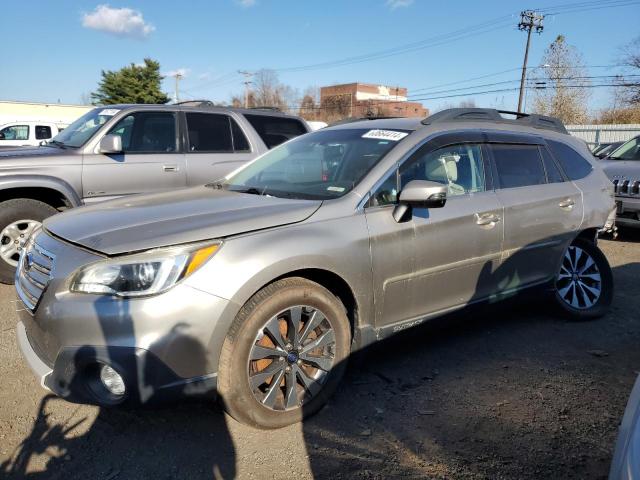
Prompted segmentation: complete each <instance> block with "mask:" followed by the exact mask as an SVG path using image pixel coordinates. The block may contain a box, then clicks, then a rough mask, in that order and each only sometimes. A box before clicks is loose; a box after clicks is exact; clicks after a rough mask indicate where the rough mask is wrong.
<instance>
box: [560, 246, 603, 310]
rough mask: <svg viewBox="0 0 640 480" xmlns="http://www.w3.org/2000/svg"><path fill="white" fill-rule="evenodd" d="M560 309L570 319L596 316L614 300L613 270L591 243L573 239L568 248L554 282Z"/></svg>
mask: <svg viewBox="0 0 640 480" xmlns="http://www.w3.org/2000/svg"><path fill="white" fill-rule="evenodd" d="M554 298H555V301H556V305H557V306H558V308H559V309H560V311H561V312H562V313H563V314H564V315H565V316H567V317H569V318H570V319H572V320H590V319H594V318H599V317H602V316H603V315H605V314H606V313H607V312H608V311H609V307H610V306H611V302H612V300H613V273H612V272H611V267H610V266H609V262H608V260H607V257H605V255H604V253H602V251H601V250H600V249H599V248H598V247H597V245H595V244H594V243H593V242H591V241H589V240H586V239H583V238H576V239H575V240H574V241H573V243H572V244H571V245H569V247H568V248H567V250H566V252H565V254H564V257H563V259H562V265H561V266H560V271H559V272H558V274H557V276H556V279H555V283H554Z"/></svg>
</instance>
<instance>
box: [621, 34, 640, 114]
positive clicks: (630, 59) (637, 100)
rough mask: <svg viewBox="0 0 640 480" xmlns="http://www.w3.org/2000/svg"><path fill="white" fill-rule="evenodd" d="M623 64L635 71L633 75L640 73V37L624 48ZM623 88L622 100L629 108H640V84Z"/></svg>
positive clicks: (635, 83) (636, 83)
mask: <svg viewBox="0 0 640 480" xmlns="http://www.w3.org/2000/svg"><path fill="white" fill-rule="evenodd" d="M623 52H624V56H623V59H622V61H623V63H624V64H625V65H627V66H629V67H631V68H632V69H633V72H632V73H640V36H639V37H637V38H635V39H634V40H632V41H631V42H630V43H628V44H627V45H625V47H624V48H623ZM627 83H633V84H634V85H633V86H627V87H623V90H622V98H623V100H624V101H625V103H626V104H627V105H628V106H629V107H640V84H639V83H638V82H627Z"/></svg>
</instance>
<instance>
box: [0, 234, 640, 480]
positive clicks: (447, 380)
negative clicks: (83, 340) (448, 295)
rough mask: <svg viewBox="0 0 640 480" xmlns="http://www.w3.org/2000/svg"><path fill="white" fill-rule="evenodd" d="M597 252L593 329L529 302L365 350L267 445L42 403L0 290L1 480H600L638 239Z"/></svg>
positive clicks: (627, 353)
mask: <svg viewBox="0 0 640 480" xmlns="http://www.w3.org/2000/svg"><path fill="white" fill-rule="evenodd" d="M601 246H602V248H603V250H604V251H605V253H606V254H607V257H608V258H609V261H610V262H611V265H612V267H613V271H614V278H615V282H616V294H615V300H614V306H613V308H612V311H611V313H610V314H609V315H608V316H606V317H605V318H603V319H601V320H598V321H594V322H584V323H572V322H567V321H564V320H560V319H558V318H556V317H555V316H553V315H552V314H551V313H549V312H548V311H547V309H546V307H545V305H540V303H541V302H540V298H539V297H537V298H536V297H533V296H529V297H527V298H518V299H515V300H511V301H509V302H507V303H503V304H501V305H499V306H498V305H495V306H485V307H480V308H474V309H469V310H467V311H465V312H462V313H459V314H457V315H454V316H449V317H447V318H445V319H442V320H439V321H437V322H433V323H431V324H429V325H426V326H423V327H419V328H417V329H414V330H411V331H410V332H404V333H403V334H401V335H398V336H396V337H395V338H393V339H391V340H390V341H387V342H384V343H382V344H380V345H378V346H376V347H375V348H374V349H372V351H371V352H369V354H368V355H367V357H366V359H365V360H364V361H362V362H359V365H358V366H357V367H353V368H352V369H351V372H350V374H349V376H348V378H347V379H346V381H345V382H344V384H343V387H342V388H341V389H340V391H339V392H338V394H337V395H336V396H335V397H334V399H333V400H332V402H331V403H330V405H329V406H328V407H327V408H325V409H324V410H323V411H322V412H321V413H320V414H318V415H317V416H315V417H313V418H312V419H310V420H308V421H307V422H305V423H304V424H301V425H294V426H291V427H288V428H285V429H282V430H277V431H270V432H261V431H257V430H252V429H250V428H247V427H244V426H242V425H239V424H238V423H236V422H235V421H233V420H232V419H230V418H226V417H225V416H224V415H223V414H222V413H221V412H220V410H219V409H218V408H217V407H216V406H215V405H213V404H210V403H204V402H190V403H183V404H180V405H173V406H170V407H164V408H160V409H158V408H156V409H153V410H150V409H147V410H141V411H134V412H131V411H119V410H109V409H100V408H97V407H89V406H78V405H73V404H69V403H66V402H64V401H63V400H60V399H57V398H55V397H53V396H50V395H47V394H46V392H45V391H44V390H42V389H41V388H40V386H39V385H38V383H37V381H36V380H35V379H34V377H33V375H32V373H31V371H30V370H29V369H28V367H27V366H26V365H25V363H24V362H23V361H22V359H21V358H20V354H19V352H18V349H17V346H16V342H15V322H16V317H15V314H14V313H13V310H14V308H15V306H14V304H12V303H10V302H11V300H12V299H13V290H12V288H11V287H6V286H0V378H1V379H2V387H1V389H0V478H47V479H55V478H61V479H74V478H93V479H104V480H114V479H118V480H120V479H138V478H140V479H143V478H153V479H154V480H159V479H164V478H190V479H193V478H232V477H238V478H269V479H271V478H297V479H304V478H312V477H316V478H399V477H402V478H425V477H427V478H473V479H483V478H580V479H582V478H605V477H606V475H607V473H608V469H609V463H610V460H611V455H612V450H613V446H614V442H615V437H616V432H617V428H618V424H619V421H620V419H621V417H622V413H623V411H624V408H625V404H626V401H627V396H628V395H629V393H630V391H631V388H632V386H633V383H634V381H635V378H636V376H637V375H638V373H639V372H638V371H639V370H640V348H638V345H639V342H640V322H639V316H638V311H640V296H639V295H638V290H639V286H638V278H640V234H631V233H629V234H627V235H626V236H622V237H621V239H619V240H617V241H602V242H601Z"/></svg>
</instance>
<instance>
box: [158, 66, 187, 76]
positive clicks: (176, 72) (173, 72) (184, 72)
mask: <svg viewBox="0 0 640 480" xmlns="http://www.w3.org/2000/svg"><path fill="white" fill-rule="evenodd" d="M189 73H191V69H190V68H176V69H175V70H170V71H168V72H164V73H163V74H162V75H163V76H164V77H175V76H176V75H181V76H182V77H183V78H184V77H186V76H187V75H189Z"/></svg>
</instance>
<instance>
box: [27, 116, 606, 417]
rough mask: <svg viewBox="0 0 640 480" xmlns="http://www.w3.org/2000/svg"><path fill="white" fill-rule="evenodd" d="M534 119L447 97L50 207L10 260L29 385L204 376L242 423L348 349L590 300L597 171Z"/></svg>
mask: <svg viewBox="0 0 640 480" xmlns="http://www.w3.org/2000/svg"><path fill="white" fill-rule="evenodd" d="M592 158H593V157H592V156H591V154H590V153H589V151H588V149H587V147H586V145H584V144H583V143H581V142H580V141H578V140H575V139H573V138H571V137H570V136H569V135H567V134H566V131H565V129H564V127H563V126H562V124H561V123H560V122H559V121H557V120H555V119H552V118H548V117H539V116H533V115H532V116H518V117H517V118H516V119H511V120H507V119H505V118H503V115H501V114H500V113H499V112H497V111H495V110H489V109H453V110H447V111H443V112H440V113H438V114H436V115H433V116H431V117H429V118H427V119H425V120H423V121H420V120H419V119H380V120H373V121H367V120H365V121H358V122H352V123H345V124H342V125H338V126H334V127H331V128H326V129H323V130H320V131H317V132H314V133H310V134H307V135H303V136H301V137H298V138H296V139H293V140H290V141H289V142H287V143H285V144H283V145H281V146H279V147H277V148H275V149H274V150H272V151H270V152H268V153H266V154H264V155H262V156H261V157H259V158H257V159H256V160H254V161H253V162H251V163H249V164H248V165H246V166H244V167H242V168H240V169H239V170H237V171H235V172H234V173H232V174H230V175H228V176H227V177H225V178H224V179H221V180H219V181H217V182H214V183H211V184H209V185H206V186H202V187H196V188H190V189H183V190H178V191H174V192H168V193H155V194H148V195H139V196H132V197H127V198H123V199H118V200H114V201H111V202H106V203H104V204H100V205H95V206H89V207H83V208H78V209H74V210H71V211H69V212H66V213H63V214H60V215H56V216H54V217H52V218H49V219H47V220H46V221H45V222H44V225H43V228H42V229H41V230H39V231H37V232H36V233H34V234H33V235H32V237H31V238H30V240H29V241H28V244H27V247H26V249H25V251H24V252H23V254H22V255H21V258H20V263H19V268H18V271H17V273H16V281H15V284H16V289H17V293H18V297H19V298H20V300H21V301H22V303H23V304H24V308H22V309H20V310H21V311H20V313H19V316H20V323H19V324H18V328H17V335H18V341H19V345H20V348H21V350H22V353H23V355H24V357H25V359H26V360H27V362H28V363H29V364H30V366H31V367H32V369H33V370H34V371H35V372H36V374H37V375H38V376H39V378H40V379H41V382H42V385H43V386H44V387H45V388H47V389H50V390H51V391H53V392H54V393H56V394H57V395H60V396H62V397H64V398H67V399H68V400H70V401H74V402H82V403H92V404H98V405H104V406H115V405H127V404H141V403H148V402H152V401H155V400H158V399H164V398H168V397H172V396H175V395H197V394H198V395H199V394H207V393H209V392H212V391H217V393H218V394H219V397H220V398H221V400H222V402H223V404H224V407H225V409H226V410H227V411H228V413H229V414H231V415H232V416H233V417H235V418H236V419H238V420H239V421H241V422H244V423H247V424H250V425H253V426H256V427H260V428H276V427H281V426H284V425H287V424H290V423H293V422H296V421H299V420H301V419H302V418H303V417H305V416H306V415H310V414H312V413H314V412H315V411H317V410H318V409H319V408H320V407H321V406H322V405H323V404H324V403H325V402H326V401H327V399H328V398H329V396H330V395H331V393H332V392H333V391H334V390H335V389H336V387H337V385H338V383H339V381H340V379H341V376H342V374H343V372H344V370H345V366H346V363H347V359H348V357H349V355H350V354H351V353H352V352H355V351H357V350H360V349H362V348H364V347H366V346H367V345H370V344H372V343H373V342H376V341H378V340H381V339H383V338H385V337H387V336H389V335H391V334H393V333H394V332H398V331H401V330H404V329H407V328H409V327H412V326H415V325H418V324H420V323H422V322H424V321H426V320H428V319H430V318H433V317H437V316H440V315H442V314H444V313H446V312H450V311H453V310H457V309H460V308H463V307H465V306H467V305H470V304H473V303H476V302H482V301H487V300H490V301H493V300H496V299H500V298H503V297H506V296H510V295H512V294H514V293H516V292H518V291H520V290H523V289H526V288H530V287H535V286H543V287H547V288H543V289H542V290H541V295H549V296H550V298H551V299H553V301H554V302H555V304H556V305H557V307H558V310H559V311H560V312H563V313H564V314H566V315H568V316H570V317H572V318H577V319H584V318H591V317H598V316H601V315H603V314H604V313H605V312H606V311H607V308H608V307H609V305H610V303H611V300H612V295H613V282H612V274H611V269H610V267H609V264H608V262H607V260H606V258H605V256H604V255H603V254H602V253H601V251H600V250H599V249H598V247H597V245H596V237H597V232H598V230H599V229H601V228H603V227H604V226H605V224H607V222H609V223H610V222H611V221H612V213H611V212H612V211H613V212H615V208H614V201H613V192H612V186H611V182H610V181H609V180H608V179H607V177H606V176H605V175H604V174H603V173H602V171H601V170H600V168H599V167H598V166H597V165H596V164H595V161H593V160H592Z"/></svg>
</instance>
